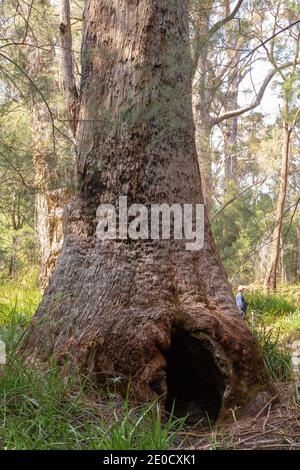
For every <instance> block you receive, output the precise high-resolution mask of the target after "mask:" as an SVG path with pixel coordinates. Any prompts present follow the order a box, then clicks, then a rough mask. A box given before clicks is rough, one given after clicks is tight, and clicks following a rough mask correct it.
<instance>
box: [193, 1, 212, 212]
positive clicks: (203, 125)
mask: <svg viewBox="0 0 300 470" xmlns="http://www.w3.org/2000/svg"><path fill="white" fill-rule="evenodd" d="M212 6H213V0H204V1H203V2H201V6H199V10H197V18H196V19H195V23H196V26H195V27H196V34H195V38H194V61H195V71H194V74H193V82H192V104H193V116H194V123H195V144H196V150H197V155H198V162H199V166H200V170H201V175H202V191H203V197H204V202H205V205H206V207H207V208H208V209H209V208H210V207H211V205H212V202H213V195H214V184H213V173H212V159H211V142H210V140H211V132H212V126H213V124H212V119H211V116H210V108H211V103H212V93H211V91H212V90H211V86H212V84H211V83H209V67H210V66H209V62H208V43H209V37H208V35H209V24H210V17H211V14H212Z"/></svg>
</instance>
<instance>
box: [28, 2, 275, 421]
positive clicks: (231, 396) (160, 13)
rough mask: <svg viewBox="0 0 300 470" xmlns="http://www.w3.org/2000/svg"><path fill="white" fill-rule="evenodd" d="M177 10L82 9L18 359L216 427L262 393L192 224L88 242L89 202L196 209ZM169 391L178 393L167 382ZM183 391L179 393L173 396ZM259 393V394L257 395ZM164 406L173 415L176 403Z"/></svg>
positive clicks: (91, 234) (184, 28) (184, 18)
mask: <svg viewBox="0 0 300 470" xmlns="http://www.w3.org/2000/svg"><path fill="white" fill-rule="evenodd" d="M187 3H188V2H187V1H182V0H172V1H171V2H170V1H162V0H132V1H130V2H128V0H89V1H87V2H86V4H85V11H84V19H85V23H84V33H83V48H82V50H83V57H82V63H83V69H82V84H81V100H80V101H81V107H80V114H79V127H78V131H77V143H78V165H77V167H78V192H77V195H76V197H75V198H74V199H73V201H72V203H71V204H70V205H69V207H68V220H67V222H66V233H65V240H64V244H63V249H62V253H61V255H60V258H59V262H58V266H57V269H56V270H55V272H54V274H53V276H52V278H51V281H50V284H49V286H48V288H47V290H46V293H45V296H44V299H43V301H42V303H41V305H40V307H39V309H38V312H37V314H36V316H35V318H34V320H33V322H32V324H31V326H30V328H29V330H28V332H27V335H26V337H25V338H24V341H23V345H22V347H21V351H22V352H23V353H24V354H26V355H27V357H28V359H33V360H41V361H44V360H47V359H49V357H55V358H56V359H57V360H58V362H59V363H60V364H64V363H69V364H70V366H74V365H76V366H77V367H79V368H80V369H82V370H84V371H88V372H89V373H90V374H91V377H93V378H94V379H95V380H98V381H99V383H104V382H105V381H106V379H107V377H110V376H111V375H113V376H115V375H117V376H119V377H120V378H121V382H120V391H121V392H123V393H124V394H125V393H126V391H127V390H128V381H129V383H130V392H131V394H132V395H133V396H134V397H135V399H136V400H142V401H144V400H150V399H153V398H156V397H157V396H158V395H159V396H163V397H164V400H166V401H165V402H166V406H167V405H168V404H169V406H170V404H171V403H172V401H173V399H175V400H177V401H178V402H179V404H182V405H185V403H186V402H189V403H190V402H193V400H194V401H195V400H196V401H197V403H198V404H199V403H202V406H203V407H204V409H205V410H209V411H208V412H209V414H210V416H211V417H212V419H216V418H217V417H218V414H219V413H220V410H221V407H222V406H223V408H222V410H223V412H224V413H226V410H228V409H229V407H231V406H234V405H236V406H242V407H243V406H244V405H245V404H246V403H248V402H249V400H250V399H252V398H254V397H255V396H256V390H257V386H258V384H259V385H260V386H261V387H264V388H265V389H268V390H271V389H272V386H271V383H270V378H269V375H268V373H267V371H266V369H265V365H264V362H263V359H262V356H261V354H260V350H259V348H258V345H257V343H256V341H255V339H254V338H253V337H252V335H251V333H250V332H249V330H248V327H247V325H246V324H245V322H244V321H243V320H242V319H241V317H240V315H239V314H238V312H237V310H236V307H235V301H234V298H233V296H232V293H231V289H230V286H229V283H228V280H227V277H226V274H225V271H224V269H223V267H222V265H221V262H220V259H219V256H218V253H217V250H216V247H215V244H214V241H213V238H212V234H211V230H210V225H209V221H208V217H207V214H206V215H205V241H204V247H203V249H202V250H200V251H194V252H193V251H187V250H186V247H185V242H186V240H176V241H175V240H160V241H155V240H141V239H139V240H135V241H134V240H126V239H124V240H123V239H120V238H119V239H117V240H106V241H100V240H98V239H97V237H96V235H95V232H96V225H97V218H96V211H97V207H98V206H99V204H100V203H110V204H113V205H114V206H117V205H118V202H119V196H120V195H125V196H127V197H128V205H130V204H132V203H142V204H146V205H147V206H148V207H149V204H154V203H159V204H160V203H167V204H172V203H178V204H183V203H191V204H197V203H202V202H203V197H202V192H201V185H200V175H199V170H198V163H197V155H196V149H195V142H194V137H193V130H194V127H193V119H192V106H191V99H190V96H191V84H190V77H191V68H190V60H189V41H188V8H187ZM179 379H180V380H179ZM183 384H184V387H183ZM261 387H260V388H261ZM177 404H178V403H177Z"/></svg>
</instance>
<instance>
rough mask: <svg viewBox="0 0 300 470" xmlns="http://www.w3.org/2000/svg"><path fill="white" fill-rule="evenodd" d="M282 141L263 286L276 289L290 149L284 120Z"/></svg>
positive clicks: (288, 130) (286, 123)
mask: <svg viewBox="0 0 300 470" xmlns="http://www.w3.org/2000/svg"><path fill="white" fill-rule="evenodd" d="M283 132H284V143H283V152H282V160H281V173H280V189H279V196H278V201H277V209H276V219H275V228H274V231H273V235H272V243H271V260H270V266H269V269H268V272H267V275H266V278H265V288H266V289H267V290H275V289H276V280H277V279H276V278H277V268H278V263H279V258H280V240H281V235H282V225H283V212H284V205H285V199H286V191H287V178H288V164H289V150H290V137H291V130H290V129H289V126H288V122H287V121H285V122H284V126H283Z"/></svg>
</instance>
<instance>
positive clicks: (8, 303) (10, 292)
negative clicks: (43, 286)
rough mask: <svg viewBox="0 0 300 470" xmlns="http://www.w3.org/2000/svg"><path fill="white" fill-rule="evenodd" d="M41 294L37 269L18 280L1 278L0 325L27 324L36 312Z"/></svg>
mask: <svg viewBox="0 0 300 470" xmlns="http://www.w3.org/2000/svg"><path fill="white" fill-rule="evenodd" d="M41 296H42V293H41V290H40V288H39V286H38V273H37V271H36V270H32V271H31V272H28V273H27V274H26V276H25V275H24V277H23V278H21V277H19V278H18V279H17V280H16V279H15V280H10V279H8V278H5V279H1V285H0V325H12V324H18V325H20V324H26V323H27V322H28V321H29V320H30V318H31V317H32V315H33V314H34V312H35V310H36V308H37V306H38V304H39V302H40V300H41Z"/></svg>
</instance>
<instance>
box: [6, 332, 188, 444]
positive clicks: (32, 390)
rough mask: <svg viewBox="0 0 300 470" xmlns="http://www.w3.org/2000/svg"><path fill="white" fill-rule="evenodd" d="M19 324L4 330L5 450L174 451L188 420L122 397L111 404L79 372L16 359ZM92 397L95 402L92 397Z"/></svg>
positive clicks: (154, 404)
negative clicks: (172, 449) (41, 367)
mask: <svg viewBox="0 0 300 470" xmlns="http://www.w3.org/2000/svg"><path fill="white" fill-rule="evenodd" d="M16 326H17V325H16V324H15V325H13V326H11V327H9V328H7V327H2V328H1V329H0V338H1V339H2V340H4V341H5V342H6V344H7V346H8V349H9V354H8V365H7V366H6V367H5V368H4V369H3V371H1V372H0V448H1V449H13V450H15V449H17V450H21V449H22V450H28V449H31V450H36V449H44V450H46V449H47V450H53V449H56V450H58V449H77V450H80V449H99V450H102V449H110V450H114V449H121V450H123V449H124V450H127V449H153V450H161V449H169V448H170V447H172V445H173V444H174V442H175V440H176V439H177V438H178V433H179V431H180V430H181V429H182V427H183V425H184V420H182V419H181V420H177V419H174V418H173V417H172V416H169V417H166V418H165V417H163V416H162V413H161V410H160V407H159V405H158V403H157V402H155V403H152V404H150V405H148V406H146V405H145V406H137V407H133V406H131V405H129V402H128V401H127V400H126V401H125V402H122V401H121V400H120V399H119V400H117V397H114V401H110V402H107V401H105V400H104V399H103V398H102V397H101V396H100V395H99V391H97V388H96V387H94V385H93V384H91V383H90V382H89V380H88V379H85V378H84V377H82V375H79V374H77V372H76V371H74V372H73V373H72V374H71V375H70V376H68V378H64V377H63V376H62V374H61V369H60V368H58V367H57V366H56V365H55V364H54V365H52V366H50V365H49V366H48V367H46V369H44V370H42V369H38V368H37V367H35V366H33V365H32V366H26V367H25V366H24V364H23V363H22V361H21V360H20V359H17V358H16V357H15V353H14V351H15V346H16V344H17V343H18V341H19V339H20V336H21V331H22V330H21V329H17V328H16ZM89 397H90V398H89Z"/></svg>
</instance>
